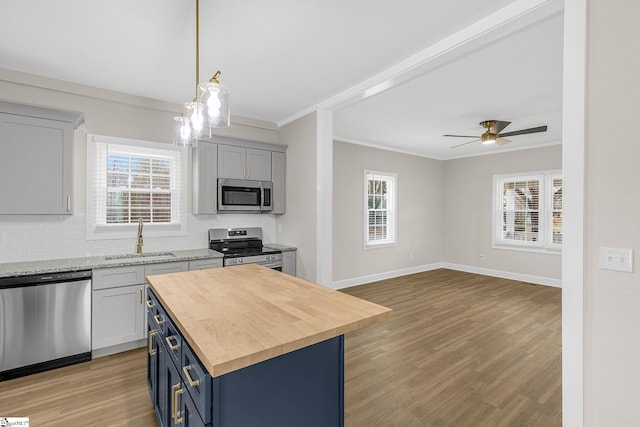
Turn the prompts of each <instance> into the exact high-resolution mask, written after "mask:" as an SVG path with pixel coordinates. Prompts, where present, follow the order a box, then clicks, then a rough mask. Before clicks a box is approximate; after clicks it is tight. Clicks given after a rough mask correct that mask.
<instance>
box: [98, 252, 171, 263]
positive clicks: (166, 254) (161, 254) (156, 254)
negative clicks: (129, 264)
mask: <svg viewBox="0 0 640 427" xmlns="http://www.w3.org/2000/svg"><path fill="white" fill-rule="evenodd" d="M171 257H175V254H174V253H172V252H148V253H142V254H123V255H108V256H105V257H104V259H105V261H117V260H121V259H138V258H145V259H147V258H171Z"/></svg>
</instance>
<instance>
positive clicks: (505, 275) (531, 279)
mask: <svg viewBox="0 0 640 427" xmlns="http://www.w3.org/2000/svg"><path fill="white" fill-rule="evenodd" d="M438 268H448V269H449V270H457V271H464V272H466V273H474V274H482V275H484V276H492V277H500V278H502V279H510V280H518V281H520V282H527V283H534V284H536V285H545V286H553V287H554V288H561V287H562V280H561V279H553V278H551V277H542V276H533V275H530V274H521V273H512V272H510V271H502V270H491V269H488V268H480V267H473V266H469V265H461V264H453V263H449V262H436V263H433V264H426V265H419V266H417V267H409V268H403V269H400V270H393V271H387V272H384V273H377V274H370V275H368V276H361V277H354V278H353V279H344V280H337V281H335V282H333V283H332V284H331V287H332V288H333V289H342V288H348V287H351V286H358V285H364V284H365V283H371V282H377V281H378V280H384V279H392V278H394V277H400V276H406V275H408V274H414V273H422V272H423V271H430V270H436V269H438Z"/></svg>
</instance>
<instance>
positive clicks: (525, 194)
mask: <svg viewBox="0 0 640 427" xmlns="http://www.w3.org/2000/svg"><path fill="white" fill-rule="evenodd" d="M493 180H494V230H495V232H494V236H493V237H494V238H493V245H494V247H498V248H503V249H504V248H508V249H520V250H530V251H536V252H553V253H560V251H561V249H562V175H561V174H560V172H558V171H543V172H537V173H528V174H517V175H513V174H511V175H494V178H493Z"/></svg>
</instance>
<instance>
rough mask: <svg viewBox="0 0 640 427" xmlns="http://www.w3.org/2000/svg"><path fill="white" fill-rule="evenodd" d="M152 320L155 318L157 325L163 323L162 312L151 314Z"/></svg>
mask: <svg viewBox="0 0 640 427" xmlns="http://www.w3.org/2000/svg"><path fill="white" fill-rule="evenodd" d="M153 320H155V321H156V323H157V324H158V325H162V324H163V323H164V317H163V316H162V314H156V315H155V316H153Z"/></svg>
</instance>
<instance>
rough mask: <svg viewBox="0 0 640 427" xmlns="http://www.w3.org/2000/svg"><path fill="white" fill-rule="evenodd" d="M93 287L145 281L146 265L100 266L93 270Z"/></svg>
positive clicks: (116, 285)
mask: <svg viewBox="0 0 640 427" xmlns="http://www.w3.org/2000/svg"><path fill="white" fill-rule="evenodd" d="M92 283H93V289H109V288H118V287H120V286H129V285H138V284H141V283H144V266H142V265H134V266H130V267H113V268H98V269H96V270H93V277H92Z"/></svg>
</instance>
